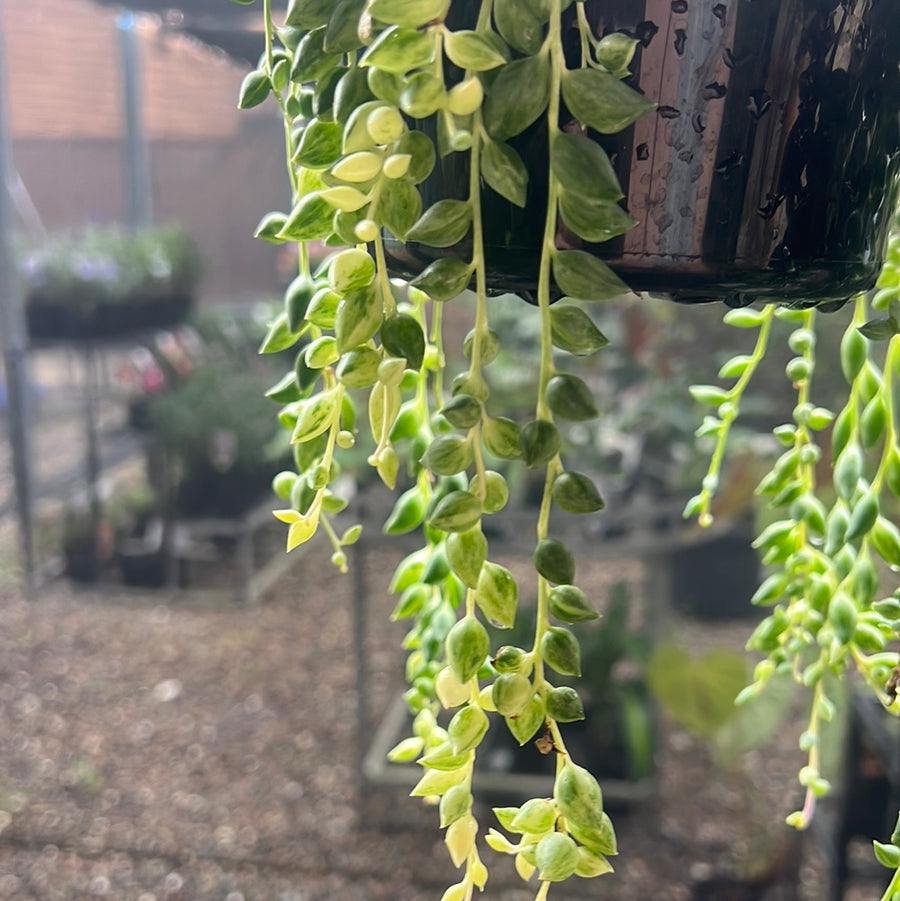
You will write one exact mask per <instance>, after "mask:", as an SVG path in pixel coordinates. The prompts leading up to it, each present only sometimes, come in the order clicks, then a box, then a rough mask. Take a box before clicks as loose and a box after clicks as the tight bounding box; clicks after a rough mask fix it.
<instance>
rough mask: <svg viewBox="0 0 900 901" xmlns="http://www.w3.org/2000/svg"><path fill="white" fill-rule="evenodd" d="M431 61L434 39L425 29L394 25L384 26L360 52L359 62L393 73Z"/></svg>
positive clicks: (404, 72) (397, 73)
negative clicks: (417, 29)
mask: <svg viewBox="0 0 900 901" xmlns="http://www.w3.org/2000/svg"><path fill="white" fill-rule="evenodd" d="M433 62H434V41H433V40H432V38H431V35H430V34H428V32H426V31H415V30H414V29H412V28H401V27H399V26H394V27H392V28H386V29H385V30H384V31H382V32H381V34H380V35H378V37H377V38H375V40H374V41H373V43H372V45H371V46H370V47H369V49H368V50H366V52H365V53H364V54H363V55H362V58H361V59H360V61H359V64H360V65H361V66H377V67H378V68H379V69H383V70H384V71H385V72H390V73H392V74H394V75H405V74H406V73H407V72H410V71H412V70H413V69H420V68H422V67H423V66H428V65H430V64H431V63H433Z"/></svg>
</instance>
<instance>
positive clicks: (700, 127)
mask: <svg viewBox="0 0 900 901" xmlns="http://www.w3.org/2000/svg"><path fill="white" fill-rule="evenodd" d="M691 127H692V128H693V129H694V131H695V132H697V134H698V135H702V134H703V132H704V131H706V116H704V115H703V113H694V115H693V116H692V117H691Z"/></svg>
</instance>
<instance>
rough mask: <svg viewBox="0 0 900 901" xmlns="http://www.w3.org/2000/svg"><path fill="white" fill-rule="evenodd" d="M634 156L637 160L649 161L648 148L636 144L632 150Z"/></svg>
mask: <svg viewBox="0 0 900 901" xmlns="http://www.w3.org/2000/svg"><path fill="white" fill-rule="evenodd" d="M634 155H635V156H636V157H637V158H638V159H639V160H648V159H650V148H649V147H648V146H647V145H646V144H638V145H637V147H635V149H634Z"/></svg>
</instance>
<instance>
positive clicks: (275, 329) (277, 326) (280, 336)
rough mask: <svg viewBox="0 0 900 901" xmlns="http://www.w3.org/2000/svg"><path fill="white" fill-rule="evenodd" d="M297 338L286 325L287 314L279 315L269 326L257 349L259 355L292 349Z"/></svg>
mask: <svg viewBox="0 0 900 901" xmlns="http://www.w3.org/2000/svg"><path fill="white" fill-rule="evenodd" d="M299 338H300V336H299V335H298V334H296V333H295V332H292V331H291V329H290V326H289V325H288V317H287V313H279V314H278V315H277V316H276V317H275V319H273V320H272V323H271V324H270V325H269V329H268V331H267V332H266V336H265V338H263V340H262V344H261V345H260V347H259V352H260V353H261V354H277V353H279V352H280V351H282V350H287V349H288V348H289V347H293V346H294V345H295V344H296V343H297V341H298V340H299Z"/></svg>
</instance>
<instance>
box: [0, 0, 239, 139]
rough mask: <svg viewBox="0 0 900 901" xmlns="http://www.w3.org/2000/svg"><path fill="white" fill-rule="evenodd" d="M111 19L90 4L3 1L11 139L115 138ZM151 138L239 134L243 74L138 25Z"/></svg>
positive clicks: (179, 38) (159, 30)
mask: <svg viewBox="0 0 900 901" xmlns="http://www.w3.org/2000/svg"><path fill="white" fill-rule="evenodd" d="M116 23H117V12H116V11H115V10H111V9H108V8H106V7H101V6H97V5H96V4H94V3H91V2H89V0H5V2H4V3H3V5H2V7H0V29H2V38H3V41H4V51H5V66H6V71H7V93H8V102H9V111H10V121H11V130H12V134H13V138H19V139H21V138H52V139H59V140H64V139H73V140H74V139H118V138H121V137H122V136H123V134H124V127H125V126H124V114H123V97H122V68H121V62H120V49H119V48H120V44H119V41H120V34H119V29H118V27H117V24H116ZM135 27H136V29H137V33H138V34H139V36H140V46H141V68H142V73H143V79H144V91H143V98H144V99H143V104H144V127H145V130H146V134H147V137H148V139H151V140H153V139H175V140H193V139H196V140H202V139H210V138H216V137H225V136H228V135H231V134H233V133H234V132H236V131H237V130H238V129H239V128H240V127H241V123H242V117H243V116H246V114H242V113H239V112H238V110H237V109H236V99H237V92H238V87H239V85H240V82H241V79H242V78H243V75H244V72H245V69H242V68H241V67H239V66H237V65H235V64H234V63H233V62H232V61H230V60H229V59H228V58H227V57H226V56H225V55H224V54H223V53H221V52H219V51H215V50H212V49H210V48H208V47H205V46H204V45H202V44H200V43H199V42H198V41H195V40H192V39H190V38H188V37H186V36H185V35H183V34H181V33H178V32H172V31H171V30H168V29H165V28H163V27H162V26H161V24H160V23H159V20H158V19H156V18H155V17H152V16H140V17H138V18H137V20H136V25H135Z"/></svg>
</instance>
